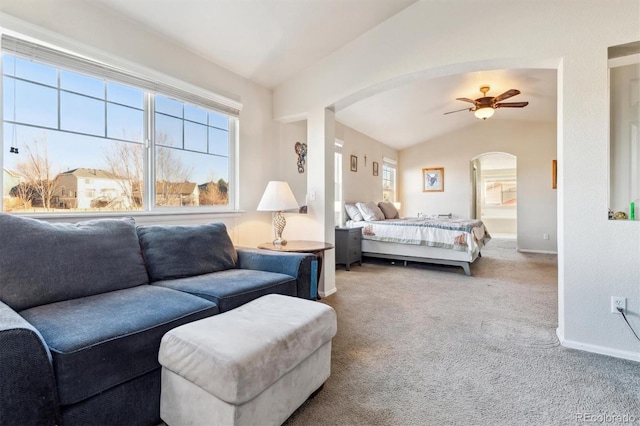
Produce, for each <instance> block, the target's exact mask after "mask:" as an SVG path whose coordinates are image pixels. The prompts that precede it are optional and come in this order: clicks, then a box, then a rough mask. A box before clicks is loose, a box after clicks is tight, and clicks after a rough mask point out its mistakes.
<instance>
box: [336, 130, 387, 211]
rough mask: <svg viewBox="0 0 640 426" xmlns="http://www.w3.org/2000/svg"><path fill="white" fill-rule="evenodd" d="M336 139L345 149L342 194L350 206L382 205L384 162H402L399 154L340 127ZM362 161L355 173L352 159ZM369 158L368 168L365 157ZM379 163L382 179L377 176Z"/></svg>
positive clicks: (343, 151)
mask: <svg viewBox="0 0 640 426" xmlns="http://www.w3.org/2000/svg"><path fill="white" fill-rule="evenodd" d="M336 138H337V139H340V140H342V141H343V142H344V145H343V146H342V190H343V193H342V195H343V199H344V201H346V202H359V201H362V202H367V201H374V202H376V203H378V202H379V201H382V159H383V157H387V158H391V159H393V160H397V159H398V151H397V150H395V149H393V148H390V147H388V146H387V145H385V144H384V143H382V142H380V141H377V140H375V139H373V138H370V137H369V136H367V135H365V134H363V133H360V132H358V131H357V130H354V129H352V128H351V127H348V126H345V125H344V124H342V123H336ZM352 155H355V156H356V157H358V170H357V171H356V172H352V171H351V156H352ZM365 155H366V157H367V163H366V165H365V160H364V157H365ZM374 161H375V162H377V163H378V176H373V162H374Z"/></svg>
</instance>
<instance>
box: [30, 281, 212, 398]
mask: <svg viewBox="0 0 640 426" xmlns="http://www.w3.org/2000/svg"><path fill="white" fill-rule="evenodd" d="M216 313H218V307H217V306H216V305H215V303H212V302H210V301H208V300H205V299H202V298H199V297H195V296H192V295H190V294H186V293H182V292H179V291H174V290H171V289H168V288H163V287H158V286H151V285H142V286H139V287H135V288H130V289H125V290H118V291H113V292H109V293H103V294H98V295H94V296H89V297H84V298H80V299H74V300H68V301H64V302H58V303H52V304H49V305H44V306H38V307H35V308H31V309H27V310H25V311H21V312H20V314H21V315H22V316H23V317H24V318H25V319H26V320H27V321H29V322H30V323H31V324H32V325H33V326H34V327H35V328H37V329H38V331H40V333H41V334H42V336H43V338H44V340H45V341H46V342H47V344H48V345H49V348H50V350H51V354H52V356H53V365H54V370H55V373H56V382H57V384H58V395H59V399H60V403H61V404H62V405H66V404H72V403H75V402H78V401H81V400H83V399H86V398H88V397H90V396H92V395H95V394H97V393H99V392H102V391H104V390H106V389H109V388H111V387H113V386H115V385H118V384H120V383H123V382H125V381H127V380H130V379H132V378H135V377H138V376H141V375H143V374H145V373H147V372H149V371H151V370H153V369H156V368H158V367H159V364H158V349H159V347H160V340H161V339H162V336H163V335H164V333H166V332H167V331H169V330H170V329H172V328H174V327H176V326H178V325H181V324H185V323H187V322H191V321H195V320H198V319H201V318H205V317H208V316H211V315H214V314H216Z"/></svg>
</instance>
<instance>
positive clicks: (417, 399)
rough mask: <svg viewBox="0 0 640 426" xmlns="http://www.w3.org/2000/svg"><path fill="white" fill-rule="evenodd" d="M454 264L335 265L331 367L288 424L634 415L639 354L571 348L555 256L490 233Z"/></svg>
mask: <svg viewBox="0 0 640 426" xmlns="http://www.w3.org/2000/svg"><path fill="white" fill-rule="evenodd" d="M471 272H472V274H473V276H472V277H467V276H465V275H464V273H463V272H462V269H461V268H457V267H448V266H436V265H425V264H418V263H409V265H408V266H403V262H396V263H395V264H392V263H391V262H389V261H387V260H377V259H365V263H364V264H363V265H362V266H358V265H357V264H355V265H353V266H352V268H351V271H349V272H347V271H344V270H343V269H342V268H339V269H338V270H337V271H336V287H337V289H338V292H337V293H335V294H333V295H331V296H329V297H327V298H324V299H323V300H322V303H326V304H328V305H330V306H332V307H333V308H334V309H335V310H336V312H337V314H338V334H337V335H336V337H335V338H334V339H333V348H332V369H331V377H330V378H329V380H327V382H326V383H325V386H324V388H323V390H322V391H321V392H319V393H318V394H317V395H316V396H315V397H314V398H312V399H310V400H308V401H307V402H305V403H304V404H303V405H302V406H301V407H300V408H299V409H298V410H297V411H296V412H295V413H294V414H293V415H292V416H291V417H290V418H289V419H288V420H287V422H286V423H285V425H287V426H300V425H510V426H511V425H531V424H536V425H569V424H584V423H594V422H598V423H607V424H625V423H626V424H640V364H639V363H637V362H633V361H626V360H622V359H616V358H612V357H607V356H602V355H596V354H592V353H587V352H582V351H576V350H571V349H566V348H563V347H562V346H560V344H559V342H558V339H557V337H556V334H555V329H556V327H557V300H558V291H557V258H556V256H554V255H545V254H528V253H519V252H517V251H516V250H515V241H513V240H500V239H494V240H492V241H491V242H489V244H488V245H487V247H485V248H484V249H483V252H482V258H480V259H478V260H477V261H476V262H475V263H474V264H473V265H472V267H471Z"/></svg>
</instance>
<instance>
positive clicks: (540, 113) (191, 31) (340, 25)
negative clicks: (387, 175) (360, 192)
mask: <svg viewBox="0 0 640 426" xmlns="http://www.w3.org/2000/svg"><path fill="white" fill-rule="evenodd" d="M415 2H416V0H349V1H338V0H207V1H205V0H162V1H158V0H136V1H131V0H92V3H93V4H98V5H100V6H101V7H104V8H108V9H111V10H112V11H114V12H116V13H118V14H121V15H123V16H124V17H125V18H127V19H129V20H131V21H132V22H134V23H135V24H136V25H140V26H142V27H144V28H146V29H147V30H148V31H150V32H153V33H156V34H158V35H159V36H160V37H164V38H166V39H167V40H170V41H171V42H172V43H174V44H176V45H179V46H181V47H183V48H184V49H187V50H189V51H192V52H194V53H196V54H198V55H200V56H202V57H204V58H206V59H208V60H210V61H211V62H213V63H216V64H217V65H220V66H222V67H224V68H226V69H228V70H230V71H232V72H234V73H236V74H238V75H241V76H243V77H245V78H247V79H249V80H252V81H254V82H255V83H257V84H260V85H262V86H265V87H267V88H274V87H276V86H277V85H279V84H280V83H282V82H284V81H286V80H287V79H289V78H291V77H292V76H294V75H296V74H297V73H299V72H302V71H304V70H305V69H307V68H309V67H312V66H313V65H314V64H315V63H316V62H318V61H320V60H321V59H322V58H324V57H326V56H328V55H330V54H331V53H332V52H334V51H335V50H337V49H339V48H340V47H342V46H344V45H345V44H348V43H349V42H351V41H353V40H355V39H356V38H358V37H359V36H361V35H362V34H364V33H366V32H367V31H369V30H371V29H372V28H374V27H375V26H377V25H379V24H380V23H381V22H383V21H385V20H387V19H389V18H390V17H392V16H393V15H395V14H396V13H398V12H400V11H402V10H404V9H405V8H407V7H410V6H411V5H412V4H413V3H415ZM483 85H489V86H491V91H490V92H489V93H488V95H489V96H497V95H499V94H500V93H502V92H504V91H506V90H508V89H518V90H520V91H521V92H522V93H521V94H520V95H518V96H516V97H514V98H512V99H510V101H528V102H529V105H528V106H527V107H526V108H522V109H519V108H518V109H515V108H502V109H499V110H497V111H496V113H495V115H494V116H493V117H492V118H491V120H523V121H555V120H556V102H557V101H556V99H557V89H556V87H557V77H556V72H555V70H547V69H518V70H494V71H483V72H476V73H467V74H461V75H451V76H446V77H440V78H437V79H430V80H418V81H413V82H411V83H408V84H406V85H404V86H402V87H397V88H395V89H392V90H388V91H386V92H383V93H380V94H377V95H374V96H371V97H369V98H367V99H364V100H362V101H360V102H357V103H355V104H353V105H349V106H347V107H345V108H343V109H340V110H337V111H336V119H337V120H338V121H340V122H342V123H343V124H345V125H347V126H349V127H352V128H354V129H356V130H358V131H360V132H362V133H364V134H366V135H368V136H370V137H372V138H374V139H376V140H378V141H380V142H383V143H385V144H386V145H389V146H391V147H394V148H396V149H402V148H405V147H408V146H411V145H414V144H416V143H420V142H422V141H425V140H429V139H431V138H433V137H436V136H439V135H442V134H445V133H447V132H451V131H454V130H456V129H458V128H461V127H465V126H469V125H471V124H474V123H475V122H476V121H477V119H476V118H475V117H474V116H473V113H471V112H468V111H461V112H457V113H454V114H449V115H444V113H445V112H448V111H453V110H457V109H462V108H465V107H470V106H472V105H471V104H468V103H464V102H461V101H456V100H455V98H462V97H464V98H471V99H475V98H479V97H481V96H482V95H481V93H480V91H479V88H480V86H483Z"/></svg>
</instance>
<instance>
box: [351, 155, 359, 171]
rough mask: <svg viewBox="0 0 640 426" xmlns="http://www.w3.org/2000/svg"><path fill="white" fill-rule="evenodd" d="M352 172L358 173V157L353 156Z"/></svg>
mask: <svg viewBox="0 0 640 426" xmlns="http://www.w3.org/2000/svg"><path fill="white" fill-rule="evenodd" d="M351 171H352V172H357V171H358V157H356V156H355V155H352V156H351Z"/></svg>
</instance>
